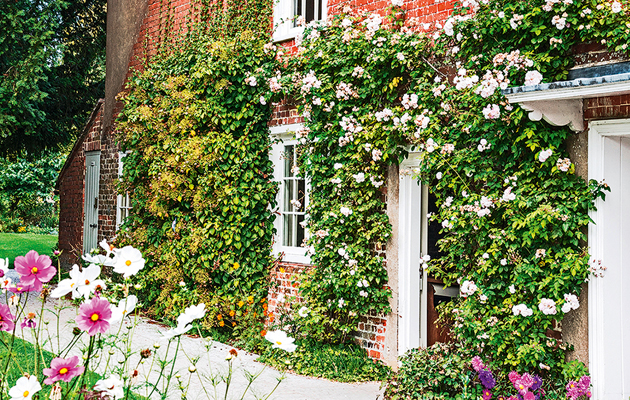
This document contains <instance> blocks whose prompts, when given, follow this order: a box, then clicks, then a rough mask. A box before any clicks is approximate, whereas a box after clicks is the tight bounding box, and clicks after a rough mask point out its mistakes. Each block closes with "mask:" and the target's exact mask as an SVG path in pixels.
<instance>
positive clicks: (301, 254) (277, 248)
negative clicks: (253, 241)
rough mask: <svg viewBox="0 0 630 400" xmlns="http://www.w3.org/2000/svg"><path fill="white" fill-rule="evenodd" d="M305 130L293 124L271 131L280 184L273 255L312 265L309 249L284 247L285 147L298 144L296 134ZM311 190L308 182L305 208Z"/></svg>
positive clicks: (273, 128)
mask: <svg viewBox="0 0 630 400" xmlns="http://www.w3.org/2000/svg"><path fill="white" fill-rule="evenodd" d="M302 128H303V125H302V124H291V125H281V126H275V127H272V128H271V129H270V132H271V136H272V139H276V140H277V143H274V144H273V145H272V148H271V153H270V157H271V161H272V162H273V164H274V181H275V182H278V194H277V197H276V200H277V204H278V205H277V208H276V209H275V210H274V211H277V214H276V219H275V221H274V227H275V228H276V234H275V235H274V238H273V254H274V255H278V254H280V253H284V257H283V258H282V261H284V262H293V263H299V264H310V263H311V258H310V256H309V255H308V254H307V249H306V248H304V247H298V246H284V245H283V242H284V241H283V238H284V237H283V235H284V216H283V215H282V210H283V209H285V207H284V159H283V153H284V147H285V146H290V145H295V144H297V140H296V139H295V135H294V132H296V131H298V130H300V129H302ZM310 190H311V185H310V183H309V182H308V180H306V194H305V197H306V198H305V199H304V206H305V207H306V206H307V205H308V201H309V199H308V197H309V192H310ZM308 237H309V232H308V229H305V230H304V238H305V239H307V238H308Z"/></svg>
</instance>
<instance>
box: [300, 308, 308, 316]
mask: <svg viewBox="0 0 630 400" xmlns="http://www.w3.org/2000/svg"><path fill="white" fill-rule="evenodd" d="M298 314H299V315H300V317H302V318H306V316H307V315H308V308H307V307H302V308H300V311H298Z"/></svg>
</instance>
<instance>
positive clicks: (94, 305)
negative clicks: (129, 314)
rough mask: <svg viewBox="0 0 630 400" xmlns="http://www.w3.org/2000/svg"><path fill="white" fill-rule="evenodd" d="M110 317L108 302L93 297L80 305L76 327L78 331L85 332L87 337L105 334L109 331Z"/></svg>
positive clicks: (110, 311)
mask: <svg viewBox="0 0 630 400" xmlns="http://www.w3.org/2000/svg"><path fill="white" fill-rule="evenodd" d="M111 317H112V310H111V307H110V304H109V301H107V300H106V299H101V298H100V297H98V296H97V297H94V298H93V299H92V300H90V301H89V302H85V303H83V304H81V307H79V316H78V317H77V325H78V326H79V329H81V330H83V331H86V332H87V333H88V335H90V336H94V335H96V334H97V333H105V332H106V331H107V330H108V329H109V319H110V318H111Z"/></svg>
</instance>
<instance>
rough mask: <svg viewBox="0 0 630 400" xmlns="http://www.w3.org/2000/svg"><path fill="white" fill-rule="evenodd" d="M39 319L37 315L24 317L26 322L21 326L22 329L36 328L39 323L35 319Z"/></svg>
mask: <svg viewBox="0 0 630 400" xmlns="http://www.w3.org/2000/svg"><path fill="white" fill-rule="evenodd" d="M36 317H37V314H35V313H32V312H30V313H28V314H27V315H26V317H24V321H22V323H21V324H20V326H21V327H22V329H24V328H31V329H33V328H35V327H36V326H37V322H35V318H36Z"/></svg>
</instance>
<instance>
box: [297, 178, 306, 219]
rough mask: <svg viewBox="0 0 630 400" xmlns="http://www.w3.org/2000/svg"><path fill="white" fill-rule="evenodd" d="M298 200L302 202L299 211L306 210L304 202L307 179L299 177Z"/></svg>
mask: <svg viewBox="0 0 630 400" xmlns="http://www.w3.org/2000/svg"><path fill="white" fill-rule="evenodd" d="M297 200H298V201H299V202H300V203H301V204H302V205H301V206H300V209H299V210H296V211H299V212H302V213H303V212H304V207H305V206H306V204H304V203H305V202H306V180H304V179H299V180H298V181H297Z"/></svg>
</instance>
